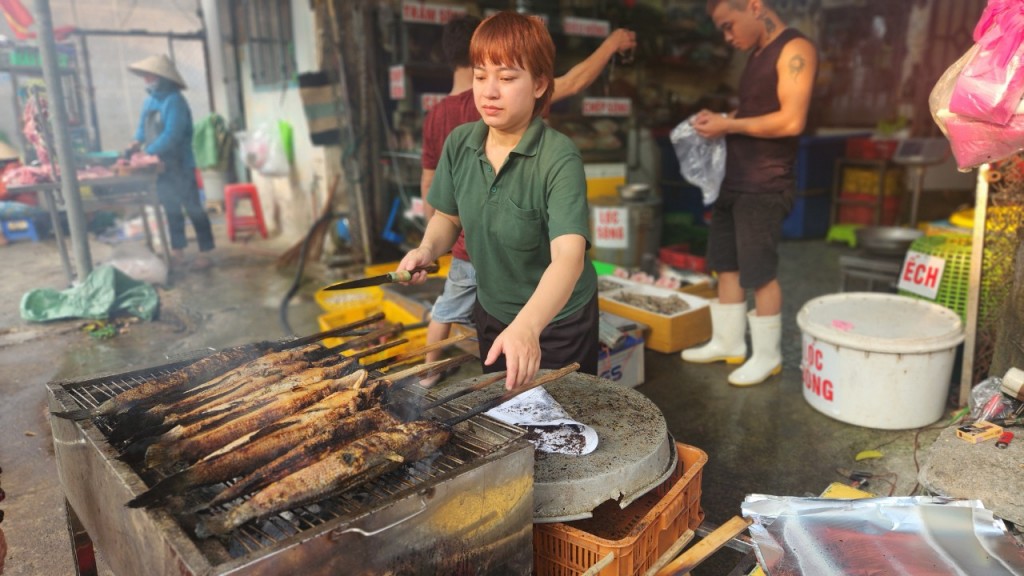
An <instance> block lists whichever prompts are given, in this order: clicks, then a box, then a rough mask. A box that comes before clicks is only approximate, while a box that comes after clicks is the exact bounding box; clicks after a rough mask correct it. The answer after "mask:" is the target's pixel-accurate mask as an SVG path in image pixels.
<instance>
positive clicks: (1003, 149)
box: [928, 45, 1024, 170]
mask: <svg viewBox="0 0 1024 576" xmlns="http://www.w3.org/2000/svg"><path fill="white" fill-rule="evenodd" d="M977 51H978V46H977V45H974V46H972V47H971V49H970V50H968V51H967V52H965V53H964V55H963V56H961V57H960V59H959V60H957V61H956V62H954V63H953V64H952V65H951V66H950V67H949V68H948V69H946V72H945V73H944V74H943V75H942V77H941V78H939V81H938V82H936V83H935V87H934V88H933V89H932V93H931V95H930V96H929V97H928V107H929V109H930V110H931V113H932V118H933V119H934V120H935V123H936V124H938V125H939V128H941V129H942V132H943V134H945V135H946V137H947V138H949V144H950V148H951V149H952V150H953V157H954V158H955V159H956V165H957V168H959V169H960V170H969V169H971V168H975V167H977V166H980V165H981V164H984V163H986V162H993V161H995V160H1002V159H1003V158H1006V157H1007V156H1010V155H1013V154H1015V153H1016V152H1018V151H1020V150H1022V149H1024V114H1022V111H1021V110H1018V111H1017V114H1015V115H1013V116H1011V117H1010V121H1009V122H1008V123H1006V124H996V123H994V122H985V121H983V120H975V119H973V118H970V117H967V116H961V115H960V114H954V113H952V112H950V110H949V107H950V99H951V96H952V93H953V88H954V86H955V85H956V82H957V79H958V78H960V75H961V73H962V72H963V69H964V67H966V66H967V63H968V62H970V61H971V59H972V58H973V57H974V55H975V53H976V52H977Z"/></svg>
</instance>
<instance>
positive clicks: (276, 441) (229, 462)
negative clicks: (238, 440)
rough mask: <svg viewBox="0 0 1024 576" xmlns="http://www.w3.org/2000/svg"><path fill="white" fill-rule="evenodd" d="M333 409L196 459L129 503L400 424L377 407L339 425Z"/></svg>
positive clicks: (149, 502) (151, 500)
mask: <svg viewBox="0 0 1024 576" xmlns="http://www.w3.org/2000/svg"><path fill="white" fill-rule="evenodd" d="M333 412H334V411H325V412H324V417H325V418H324V422H317V423H316V425H289V426H285V427H283V428H281V429H278V430H276V431H275V432H274V433H272V434H268V435H267V436H264V437H262V438H260V439H258V440H256V441H254V442H251V443H249V444H245V445H243V446H240V447H238V448H236V449H235V450H232V451H231V452H226V453H224V454H221V455H219V456H217V457H216V458H214V459H212V460H203V461H199V462H196V463H195V464H193V465H192V466H191V467H189V468H188V469H186V470H183V471H182V472H179V473H178V474H175V475H172V476H169V477H167V478H165V479H163V480H161V481H160V482H159V483H157V484H156V485H155V486H153V488H151V489H149V490H147V491H146V492H144V493H142V494H141V495H139V496H138V497H136V498H135V499H133V500H131V501H130V502H128V506H129V507H130V508H139V507H143V506H145V507H151V506H153V505H156V504H159V503H160V502H162V501H164V500H165V499H166V498H168V497H170V496H174V495H178V494H182V493H184V492H187V491H188V490H190V489H193V488H198V487H201V486H210V485H212V484H217V483H220V482H226V481H228V480H230V479H232V478H236V477H238V476H241V475H243V474H248V473H249V472H251V471H254V470H256V469H258V468H259V467H261V466H263V465H264V464H267V463H270V462H272V461H274V460H275V459H277V458H279V457H281V456H283V455H284V454H286V453H288V452H290V451H292V450H294V449H295V448H296V447H297V446H300V445H304V446H316V447H322V449H323V451H324V452H326V451H327V449H328V448H329V446H331V445H333V444H335V443H339V442H347V441H350V440H352V439H354V438H357V437H359V436H362V435H364V434H369V433H370V432H372V431H373V430H376V429H379V428H382V427H386V426H391V425H394V424H397V423H398V421H397V420H394V419H393V418H391V417H390V416H389V415H388V414H387V412H385V411H384V410H382V409H381V408H379V407H375V408H372V409H370V410H363V411H360V412H357V413H356V414H353V415H351V416H349V417H347V418H341V419H338V420H337V423H336V424H334V425H331V424H329V423H328V422H329V419H331V418H334V416H335V415H334V413H333ZM233 499H234V498H229V499H228V500H233ZM204 507H205V506H204ZM198 509H201V508H198Z"/></svg>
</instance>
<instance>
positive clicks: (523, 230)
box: [497, 198, 544, 251]
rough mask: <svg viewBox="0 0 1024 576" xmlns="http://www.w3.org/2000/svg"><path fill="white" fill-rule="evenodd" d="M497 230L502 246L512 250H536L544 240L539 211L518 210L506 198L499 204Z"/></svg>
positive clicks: (517, 207) (532, 209)
mask: <svg viewBox="0 0 1024 576" xmlns="http://www.w3.org/2000/svg"><path fill="white" fill-rule="evenodd" d="M497 230H498V239H499V240H500V241H501V243H502V245H504V246H505V247H507V248H509V249H512V250H520V251H529V250H536V249H537V248H539V247H540V245H541V242H542V241H543V240H544V235H543V222H542V220H541V216H540V210H537V209H535V208H520V207H519V206H516V204H515V202H513V201H512V200H511V199H507V198H506V199H505V200H504V201H503V202H502V203H501V213H500V215H499V217H498V226H497Z"/></svg>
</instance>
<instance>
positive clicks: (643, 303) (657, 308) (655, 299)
mask: <svg viewBox="0 0 1024 576" xmlns="http://www.w3.org/2000/svg"><path fill="white" fill-rule="evenodd" d="M611 298H612V300H618V301H619V302H622V303H623V304H629V305H630V306H633V307H636V308H640V309H641V310H646V311H648V312H654V313H655V314H661V315H663V316H674V315H676V314H679V313H680V312H686V311H687V310H689V309H690V305H689V304H687V303H686V301H685V300H683V299H682V298H680V297H678V296H673V295H666V296H655V295H651V294H640V293H637V292H621V293H619V294H616V295H614V296H612V297H611Z"/></svg>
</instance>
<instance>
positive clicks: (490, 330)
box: [473, 293, 600, 376]
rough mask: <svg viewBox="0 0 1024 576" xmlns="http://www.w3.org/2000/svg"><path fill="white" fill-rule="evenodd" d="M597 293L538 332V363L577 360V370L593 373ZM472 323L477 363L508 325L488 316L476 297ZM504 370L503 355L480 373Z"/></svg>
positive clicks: (559, 365) (560, 364)
mask: <svg viewBox="0 0 1024 576" xmlns="http://www.w3.org/2000/svg"><path fill="white" fill-rule="evenodd" d="M599 318H600V314H599V311H598V308H597V293H595V294H594V297H593V298H591V300H590V302H588V303H587V304H586V305H585V306H584V307H583V308H581V309H580V310H579V311H577V312H576V313H575V314H572V315H570V316H566V317H565V318H563V319H561V320H558V321H556V322H552V323H550V324H548V325H547V327H546V328H544V330H543V331H542V332H541V333H540V350H541V357H540V367H541V368H550V369H558V368H562V367H563V366H565V365H567V364H572V363H573V362H579V363H580V369H579V371H580V372H582V373H584V374H593V375H594V376H597V355H598V353H599V352H600V342H599V341H598V339H597V332H598V320H599ZM473 323H474V324H475V325H476V334H477V339H478V341H479V344H480V363H481V366H483V361H484V360H486V359H487V353H488V352H490V350H491V346H492V345H494V340H495V339H496V338H497V337H498V335H499V334H501V332H502V330H504V329H505V328H507V327H508V325H507V324H505V323H503V322H502V321H500V320H498V319H497V318H495V317H494V316H491V315H490V314H488V313H487V311H486V310H484V308H483V306H481V305H480V301H479V300H477V301H476V304H474V305H473ZM502 370H505V356H504V355H502V356H499V357H498V359H497V360H496V361H495V362H494V364H491V365H490V366H483V371H484V373H491V372H501V371H502Z"/></svg>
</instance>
